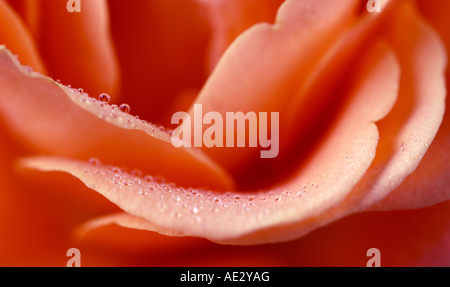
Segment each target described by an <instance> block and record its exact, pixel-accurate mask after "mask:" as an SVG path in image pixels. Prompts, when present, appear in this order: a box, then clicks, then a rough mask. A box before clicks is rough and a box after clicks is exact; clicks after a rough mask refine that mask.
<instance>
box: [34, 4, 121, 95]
mask: <svg viewBox="0 0 450 287" xmlns="http://www.w3.org/2000/svg"><path fill="white" fill-rule="evenodd" d="M82 2H83V3H82V5H81V6H82V7H81V9H82V12H81V13H69V12H68V11H67V8H66V5H67V1H59V0H47V1H40V6H39V8H40V12H41V15H40V18H39V20H40V24H39V28H40V29H39V37H38V39H39V48H40V51H41V54H42V57H43V58H44V61H45V63H46V65H47V68H48V71H49V73H50V75H51V76H52V77H53V78H54V79H60V80H61V81H62V82H63V83H65V84H70V85H72V86H73V87H79V88H81V87H82V88H83V89H84V90H85V91H86V92H88V93H89V94H91V95H92V96H94V97H96V96H97V95H99V94H101V93H109V94H110V95H111V97H113V98H114V97H115V96H116V94H117V92H118V88H119V81H120V78H119V72H120V71H119V66H118V61H117V59H116V55H115V51H114V47H113V43H112V39H111V37H110V30H109V12H108V6H107V2H106V0H97V1H82Z"/></svg>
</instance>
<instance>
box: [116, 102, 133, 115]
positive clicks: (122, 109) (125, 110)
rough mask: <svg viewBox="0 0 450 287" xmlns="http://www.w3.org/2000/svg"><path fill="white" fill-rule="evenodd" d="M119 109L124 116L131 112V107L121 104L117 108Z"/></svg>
mask: <svg viewBox="0 0 450 287" xmlns="http://www.w3.org/2000/svg"><path fill="white" fill-rule="evenodd" d="M119 109H120V110H121V111H122V112H124V113H126V114H128V113H129V112H130V111H131V107H130V106H129V105H128V104H121V105H120V106H119Z"/></svg>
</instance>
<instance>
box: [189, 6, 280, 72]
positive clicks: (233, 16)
mask: <svg viewBox="0 0 450 287" xmlns="http://www.w3.org/2000/svg"><path fill="white" fill-rule="evenodd" d="M197 1H198V2H199V3H201V4H202V5H203V6H204V7H205V9H206V11H207V15H208V18H209V22H210V23H211V27H212V30H213V31H212V39H211V43H210V48H209V71H210V72H211V71H212V70H213V69H214V67H215V66H216V64H217V62H218V61H219V60H220V58H221V57H222V54H223V53H224V52H225V50H226V49H227V48H228V46H229V45H230V44H231V42H233V40H234V39H235V38H236V37H238V36H239V35H240V34H241V33H242V32H243V31H245V30H246V29H248V28H250V27H251V26H252V25H254V24H256V23H259V22H273V21H274V19H275V14H276V11H277V10H278V7H279V6H280V5H281V4H282V3H283V2H284V0H244V1H242V0H228V1H217V0H214V1H205V0H197Z"/></svg>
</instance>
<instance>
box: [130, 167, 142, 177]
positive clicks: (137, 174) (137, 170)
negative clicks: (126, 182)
mask: <svg viewBox="0 0 450 287" xmlns="http://www.w3.org/2000/svg"><path fill="white" fill-rule="evenodd" d="M131 175H133V176H137V177H142V171H140V170H139V169H133V170H132V171H131Z"/></svg>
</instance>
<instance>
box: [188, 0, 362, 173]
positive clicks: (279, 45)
mask: <svg viewBox="0 0 450 287" xmlns="http://www.w3.org/2000/svg"><path fill="white" fill-rule="evenodd" d="M357 6H358V1H352V0H349V1H345V2H344V3H342V2H339V3H338V2H337V1H328V0H320V1H310V0H308V1H286V2H285V3H284V4H283V5H282V6H281V7H280V9H279V11H278V15H277V19H276V22H275V24H274V25H269V24H267V23H261V24H258V25H255V26H253V27H252V28H250V29H249V30H247V31H246V32H244V33H243V34H241V35H240V36H239V38H238V39H237V40H236V41H235V42H233V44H232V45H231V46H230V47H229V49H228V50H227V51H226V52H225V54H224V55H223V57H222V59H221V61H220V62H219V64H218V65H217V67H216V69H215V70H214V72H213V73H212V75H211V77H210V78H209V79H208V82H207V83H206V84H205V86H204V87H203V89H202V91H201V93H200V95H199V97H198V98H197V100H196V102H195V103H196V104H202V108H203V112H204V113H207V112H209V111H214V112H219V113H221V114H222V115H223V117H224V118H225V114H226V112H238V111H242V112H244V113H247V112H250V111H254V112H280V127H285V126H286V125H290V120H291V115H290V114H289V113H288V112H287V111H286V110H287V108H288V107H289V106H291V105H292V101H293V98H294V97H295V96H296V91H297V90H299V89H300V87H301V86H302V84H304V81H306V80H307V79H308V75H309V74H310V73H311V71H312V70H313V68H314V67H315V66H316V65H317V64H318V63H319V61H320V60H321V58H322V56H323V55H324V54H325V53H326V52H327V51H328V49H329V47H330V46H331V45H333V44H334V43H335V42H336V41H337V39H339V37H340V36H342V35H343V33H344V32H345V31H346V28H350V27H351V24H353V23H354V21H355V19H356V18H357V15H356V10H357ZM327 95H330V94H327ZM309 96H311V98H313V99H314V98H317V97H315V95H309ZM330 97H331V96H330ZM326 100H327V99H325V100H323V98H321V99H320V100H318V101H320V102H324V101H325V102H326ZM300 104H301V103H300ZM191 112H192V109H191ZM295 112H298V111H295ZM302 112H304V117H303V118H302V121H305V119H308V118H309V117H310V116H313V115H314V114H316V113H315V112H316V111H314V112H310V111H309V109H307V108H306V109H305V110H304V111H303V110H302ZM308 126H310V125H308ZM227 133H228V134H230V131H229V132H227ZM293 134H303V133H302V131H301V130H300V129H299V128H296V129H295V130H291V129H289V128H282V129H280V144H281V145H284V144H285V143H287V142H290V139H291V137H292V135H293ZM204 151H205V152H206V153H207V154H208V155H210V156H211V157H212V158H214V159H215V160H216V161H217V162H219V163H220V164H221V165H222V166H224V167H225V168H226V169H227V170H229V171H230V172H232V173H233V175H235V176H236V177H237V176H239V175H240V174H241V173H243V172H244V171H245V170H248V169H249V165H251V163H252V161H253V160H255V158H257V157H259V154H257V151H256V150H255V149H252V150H250V149H242V148H240V149H233V148H229V149H223V148H210V149H206V148H205V149H204ZM281 153H285V154H289V152H287V151H286V149H283V148H280V154H281ZM258 163H259V162H258Z"/></svg>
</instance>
